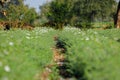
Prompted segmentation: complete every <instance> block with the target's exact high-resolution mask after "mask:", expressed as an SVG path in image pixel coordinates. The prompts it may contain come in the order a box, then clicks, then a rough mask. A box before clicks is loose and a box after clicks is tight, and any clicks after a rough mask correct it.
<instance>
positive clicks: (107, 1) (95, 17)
mask: <svg viewBox="0 0 120 80" xmlns="http://www.w3.org/2000/svg"><path fill="white" fill-rule="evenodd" d="M40 9H41V14H44V15H41V17H46V19H47V20H48V21H54V22H55V23H58V24H59V23H61V22H62V23H65V24H76V23H79V22H95V21H110V20H112V18H113V16H114V13H115V10H116V1H115V0H59V1H58V0H52V1H51V2H49V3H47V4H44V5H43V6H41V8H40Z"/></svg>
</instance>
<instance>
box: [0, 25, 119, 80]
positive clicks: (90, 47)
mask: <svg viewBox="0 0 120 80" xmlns="http://www.w3.org/2000/svg"><path fill="white" fill-rule="evenodd" d="M119 35H120V30H119V29H106V30H96V29H89V30H81V29H78V28H73V27H65V28H64V29H63V30H62V31H59V30H54V29H52V28H37V27H36V28H35V29H34V30H32V31H28V30H20V29H18V30H10V31H3V30H1V31H0V80H39V77H40V74H41V73H42V72H43V71H44V67H45V66H46V65H49V64H51V63H53V51H52V47H54V45H55V41H54V39H53V38H54V37H55V36H58V37H59V38H61V40H63V41H64V42H65V43H66V45H65V46H66V48H67V52H66V56H67V59H69V64H68V66H69V70H70V71H71V73H73V74H74V75H78V76H80V78H81V79H80V80H104V79H105V80H119V79H120V76H119V72H120V69H119V67H120V60H119V59H120V54H119V52H120V36H119ZM55 76H56V77H55ZM59 77H60V76H59V74H58V73H57V70H56V69H55V67H54V68H53V69H52V72H51V75H50V76H49V79H50V80H57V79H58V78H59ZM72 80H77V79H75V76H72ZM78 80H79V79H78Z"/></svg>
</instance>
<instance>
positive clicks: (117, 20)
mask: <svg viewBox="0 0 120 80" xmlns="http://www.w3.org/2000/svg"><path fill="white" fill-rule="evenodd" d="M114 25H115V27H116V28H120V1H119V3H118V7H117V12H116V14H115V17H114Z"/></svg>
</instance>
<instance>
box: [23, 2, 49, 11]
mask: <svg viewBox="0 0 120 80" xmlns="http://www.w3.org/2000/svg"><path fill="white" fill-rule="evenodd" d="M46 1H48V0H25V2H24V3H25V4H27V5H29V7H34V8H35V9H36V11H37V12H39V11H40V10H39V6H40V5H42V4H44V3H46Z"/></svg>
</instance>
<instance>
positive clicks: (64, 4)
mask: <svg viewBox="0 0 120 80" xmlns="http://www.w3.org/2000/svg"><path fill="white" fill-rule="evenodd" d="M72 1H73V0H59V1H57V0H54V1H52V2H51V3H50V4H49V5H48V8H47V11H45V9H44V11H45V12H47V14H46V13H45V16H46V17H47V19H48V20H49V21H52V22H54V23H55V27H56V28H59V29H62V28H63V26H64V24H65V23H67V21H68V19H69V18H71V9H72ZM42 8H43V7H42ZM42 11H43V10H42ZM43 13H44V12H43Z"/></svg>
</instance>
